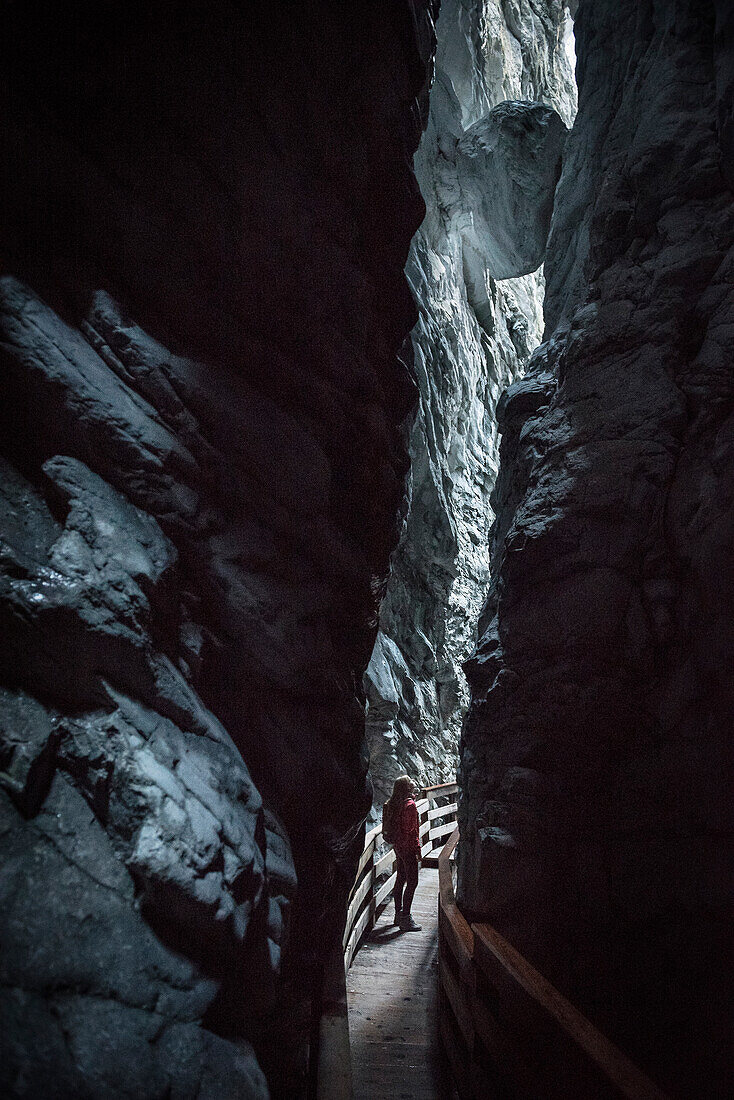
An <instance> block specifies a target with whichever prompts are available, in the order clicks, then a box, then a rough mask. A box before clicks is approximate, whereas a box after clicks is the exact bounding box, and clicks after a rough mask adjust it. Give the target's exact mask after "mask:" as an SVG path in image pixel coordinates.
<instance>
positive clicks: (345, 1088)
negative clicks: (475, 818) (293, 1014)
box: [316, 783, 463, 1100]
mask: <svg viewBox="0 0 734 1100" xmlns="http://www.w3.org/2000/svg"><path fill="white" fill-rule="evenodd" d="M458 789H459V788H458V786H457V785H456V783H441V784H439V785H438V786H436V787H425V788H424V789H423V790H422V791H421V792H420V794H421V797H420V798H419V799H418V800H417V801H416V807H417V809H418V821H419V836H420V838H421V840H422V841H423V844H422V847H421V856H422V858H423V859H424V860H425V861H427V862H433V861H435V859H436V858H437V857H438V852H439V849H440V848H441V847H442V836H441V834H442V833H443V832H445V830H446V829H447V828H448V827H449V826H448V824H447V821H446V819H449V821H450V822H453V821H455V820H456V802H453V803H451V804H449V805H446V806H436V805H435V800H436V799H438V798H446V797H447V796H450V795H452V794H456V793H458ZM441 822H443V824H441ZM457 835H458V834H457ZM382 847H383V845H382V825H375V826H374V828H372V829H370V830H368V832H367V833H366V835H365V838H364V847H363V849H362V854H361V856H360V857H359V862H358V864H357V874H356V876H355V879H354V884H353V886H352V889H351V890H350V892H349V897H348V898H347V919H346V923H345V927H344V934H343V937H342V943H341V949H342V951H341V953H339V954H338V957H335V958H332V959H331V960H330V963H329V966H328V967H327V969H326V972H325V978H324V988H323V990H322V998H321V1017H320V1025H319V1030H318V1034H319V1046H318V1058H317V1060H316V1061H317V1067H318V1068H317V1073H316V1096H317V1098H318V1100H347V1098H349V1097H351V1095H352V1092H351V1068H350V1062H349V1049H348V1047H349V1030H348V1017H347V1015H346V1014H345V1008H344V1006H345V1005H346V1000H345V998H346V992H344V1000H343V999H342V985H343V983H341V984H340V979H339V975H338V974H337V973H336V971H339V970H340V971H341V974H342V977H343V975H345V974H346V971H347V970H349V967H350V966H351V964H352V959H353V958H354V956H355V954H356V953H357V950H358V948H359V945H360V942H361V940H362V938H363V937H364V936H365V935H366V934H367V933H368V932H369V931H370V930H371V929H372V928H373V927H374V925H375V922H376V921H377V918H378V916H379V913H380V911H381V909H382V908H383V906H384V905H385V904H387V902H389V900H390V894H391V893H392V889H393V887H394V885H395V878H396V875H395V871H394V870H393V868H394V865H395V853H394V851H393V850H392V848H388V847H385V850H384V851H382V850H381V849H382ZM439 874H440V872H439ZM384 875H387V878H384V879H383V876H384ZM381 879H382V881H380V880H381ZM462 919H463V918H462ZM344 989H346V987H344ZM335 990H336V991H337V995H336V996H335V993H334V991H335ZM345 1037H346V1038H345Z"/></svg>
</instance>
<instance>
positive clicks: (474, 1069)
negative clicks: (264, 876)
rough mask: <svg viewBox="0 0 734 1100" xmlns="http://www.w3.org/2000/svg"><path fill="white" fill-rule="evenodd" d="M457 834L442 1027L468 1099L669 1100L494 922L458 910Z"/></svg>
mask: <svg viewBox="0 0 734 1100" xmlns="http://www.w3.org/2000/svg"><path fill="white" fill-rule="evenodd" d="M458 841H459V830H458V828H457V829H455V830H454V832H453V833H452V835H451V838H450V839H449V841H448V842H447V843H446V845H445V846H444V848H443V850H442V852H441V855H440V856H439V860H438V881H439V901H438V904H439V981H440V996H439V1024H440V1033H441V1037H442V1040H443V1045H444V1048H445V1050H446V1054H447V1056H448V1060H449V1064H450V1066H451V1071H452V1075H453V1077H454V1082H455V1084H456V1087H457V1091H458V1093H459V1095H460V1097H462V1100H484V1098H485V1097H490V1096H495V1095H497V1094H498V1093H501V1094H502V1095H509V1096H516V1097H518V1098H525V1097H542V1100H565V1098H566V1097H570V1096H573V1097H575V1098H578V1100H590V1098H593V1100H603V1098H606V1097H609V1098H610V1100H611V1098H614V1097H616V1098H619V1097H626V1098H627V1100H665V1097H664V1094H663V1093H662V1092H661V1090H660V1089H659V1088H658V1086H657V1085H655V1084H654V1083H653V1082H652V1081H651V1080H650V1079H649V1078H648V1077H646V1076H645V1074H644V1073H643V1072H642V1071H641V1070H640V1069H638V1067H637V1066H635V1065H633V1063H632V1062H631V1061H630V1059H629V1058H628V1057H627V1056H626V1055H625V1054H623V1053H622V1051H621V1050H619V1049H618V1048H617V1047H616V1046H614V1044H613V1043H611V1042H610V1041H609V1040H608V1039H607V1038H606V1036H604V1035H602V1033H601V1032H600V1031H599V1030H598V1029H597V1028H596V1027H594V1025H593V1024H592V1023H591V1022H590V1021H589V1020H587V1019H586V1017H585V1016H583V1015H582V1014H581V1013H580V1012H579V1011H578V1010H577V1009H576V1008H575V1007H574V1006H573V1005H572V1004H570V1002H569V1001H567V1000H566V998H564V997H563V996H562V995H561V994H560V993H559V992H558V990H556V989H554V987H553V986H552V985H551V984H550V982H548V981H547V980H546V979H545V978H544V977H543V976H542V975H541V974H539V973H538V971H537V970H535V969H534V968H533V967H532V966H531V965H530V963H529V962H528V961H527V960H526V959H524V958H523V956H522V955H520V953H519V952H518V951H516V950H515V948H514V947H512V945H511V944H509V943H508V942H507V940H505V939H504V938H503V937H502V936H500V934H499V933H498V932H497V931H496V930H495V929H494V928H492V927H491V926H490V925H489V924H486V923H478V924H471V925H470V924H469V923H468V922H467V920H466V919H465V917H464V916H463V914H462V913H461V911H460V910H459V908H458V906H457V904H456V897H455V894H454V884H453V875H452V868H451V862H450V861H451V857H452V855H453V853H454V851H455V849H456V846H457V844H458Z"/></svg>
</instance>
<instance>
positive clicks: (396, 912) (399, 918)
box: [390, 905, 403, 924]
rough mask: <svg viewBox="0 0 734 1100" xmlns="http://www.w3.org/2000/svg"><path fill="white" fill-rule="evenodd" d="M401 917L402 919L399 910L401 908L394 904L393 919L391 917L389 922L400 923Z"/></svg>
mask: <svg viewBox="0 0 734 1100" xmlns="http://www.w3.org/2000/svg"><path fill="white" fill-rule="evenodd" d="M402 919H403V913H402V910H401V909H398V907H397V905H396V906H395V916H394V917H393V919H392V920H391V921H390V924H400V921H401V920H402Z"/></svg>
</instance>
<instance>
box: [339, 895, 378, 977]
mask: <svg viewBox="0 0 734 1100" xmlns="http://www.w3.org/2000/svg"><path fill="white" fill-rule="evenodd" d="M371 917H372V905H368V906H367V908H366V909H365V911H364V912H363V913H362V916H361V917H359V918H358V920H357V921H356V922H355V925H354V928H353V929H352V933H351V935H350V937H349V940H348V941H347V945H346V947H345V949H344V965H345V967H346V969H347V970H348V969H349V967H350V966H351V963H352V959H353V958H354V952H355V951H356V949H357V945H358V944H359V941H360V939H361V938H362V935H363V933H364V932H365V931H366V929H367V927H368V925H369V923H370V920H371ZM347 960H348V961H347Z"/></svg>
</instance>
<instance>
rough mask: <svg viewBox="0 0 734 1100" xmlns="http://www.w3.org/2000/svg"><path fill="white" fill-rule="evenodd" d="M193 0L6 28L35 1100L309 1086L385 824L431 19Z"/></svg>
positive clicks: (31, 17)
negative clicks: (371, 715) (333, 970)
mask: <svg viewBox="0 0 734 1100" xmlns="http://www.w3.org/2000/svg"><path fill="white" fill-rule="evenodd" d="M184 7H185V10H183V9H182V10H181V12H179V13H178V15H177V18H176V21H175V28H174V29H173V33H172V22H171V13H170V11H168V10H167V9H166V10H164V8H162V7H161V8H156V7H149V6H148V7H146V6H145V5H133V6H132V8H130V7H129V6H126V5H122V4H119V3H116V2H112V3H105V4H103V5H101V6H100V5H99V4H97V3H92V2H91V0H81V3H80V4H78V5H77V6H76V8H75V11H74V14H73V18H71V17H70V16H69V13H68V11H66V9H65V8H64V6H63V5H62V4H60V3H51V4H48V3H40V2H36V0H31V2H30V3H29V4H28V5H24V6H22V7H17V6H12V5H11V6H10V7H9V8H8V9H7V10H6V11H5V12H4V14H3V33H2V35H0V62H2V63H1V64H0V74H1V75H0V137H1V138H2V144H3V149H4V152H5V155H4V156H3V158H2V162H1V163H0V189H1V191H2V199H3V201H2V204H1V206H2V210H1V213H0V234H1V236H2V246H3V250H2V255H3V269H2V271H0V453H1V454H2V459H1V466H0V481H1V482H2V488H0V564H1V565H2V570H1V572H2V578H1V579H0V632H1V633H2V635H3V646H2V649H1V651H0V679H1V680H2V684H3V694H2V695H1V696H0V718H1V719H2V722H1V723H0V786H2V789H3V792H5V793H4V794H3V797H4V798H5V797H6V794H7V798H9V799H10V801H9V802H8V807H9V810H8V812H9V817H8V829H7V833H6V834H5V836H4V842H5V843H6V844H7V845H8V846H9V847H8V851H10V852H12V853H15V854H16V855H17V858H18V860H19V861H20V862H21V863H22V861H23V859H24V858H28V859H31V855H30V854H29V853H31V852H35V853H36V856H34V857H33V858H36V857H37V861H38V862H37V865H36V864H33V866H32V868H31V872H32V873H30V874H29V875H28V876H27V880H26V882H25V885H24V886H23V888H22V890H19V892H18V893H17V896H16V902H17V905H18V906H19V907H20V908H19V909H18V913H20V912H21V910H22V918H21V917H18V918H17V919H16V918H15V917H14V918H13V922H14V923H13V924H12V928H11V930H10V931H11V933H12V936H11V939H12V940H13V943H14V945H15V946H14V947H13V948H12V950H11V954H12V955H14V956H15V962H14V965H15V966H16V967H17V968H18V970H17V973H16V972H15V971H13V973H12V974H9V977H8V983H7V984H4V985H3V990H4V992H3V1010H4V1011H6V1012H7V1014H8V1019H9V1021H10V1023H9V1025H8V1029H7V1031H6V1037H7V1042H8V1047H7V1049H6V1051H5V1056H4V1057H3V1073H4V1074H5V1077H4V1078H3V1091H4V1093H8V1092H9V1093H10V1094H11V1095H19V1096H22V1095H49V1096H51V1095H58V1096H60V1097H62V1096H90V1097H97V1096H110V1097H113V1096H125V1095H130V1096H141V1097H142V1096H151V1097H152V1096H162V1095H170V1096H171V1097H182V1098H183V1097H191V1098H192V1100H193V1098H194V1097H201V1098H202V1100H203V1098H204V1097H217V1096H222V1097H224V1096H227V1097H229V1096H231V1095H232V1094H234V1093H237V1094H238V1095H243V1096H261V1095H264V1094H265V1093H266V1092H267V1087H266V1085H265V1083H264V1079H263V1075H262V1073H261V1071H260V1069H258V1065H257V1062H259V1063H260V1064H261V1065H262V1066H263V1067H266V1068H267V1074H268V1077H269V1079H270V1083H271V1085H272V1088H273V1091H274V1092H275V1093H277V1094H279V1095H283V1096H288V1097H290V1096H294V1095H297V1094H298V1092H299V1090H301V1089H302V1088H303V1087H304V1075H305V1066H306V1062H305V1048H306V1045H307V1043H308V1039H309V1033H310V1027H311V1021H310V998H312V997H313V996H314V995H317V994H318V993H319V991H320V977H321V973H322V965H323V962H324V959H325V958H326V957H327V956H328V954H329V953H330V951H331V949H332V946H333V945H334V944H335V943H336V942H337V941H338V938H339V935H340V927H341V922H342V921H343V905H344V900H345V897H346V893H347V890H348V889H349V887H350V885H351V880H352V876H353V871H354V865H355V858H356V855H357V852H358V851H359V849H360V844H361V839H360V833H361V828H362V820H363V818H364V815H365V814H366V812H367V810H368V808H369V791H368V784H367V779H366V772H367V761H366V754H365V752H364V707H363V696H362V694H361V689H360V681H361V677H362V674H363V672H364V670H365V667H366V665H367V662H368V659H369V654H370V652H371V649H372V645H373V643H374V638H375V633H376V630H375V625H374V614H375V596H374V591H375V590H376V585H378V583H379V582H378V578H380V577H381V576H383V575H384V573H385V571H386V568H387V562H388V556H389V553H390V550H391V549H392V546H393V544H394V541H395V535H396V518H395V517H396V514H397V511H398V508H399V503H400V499H401V495H402V490H403V478H404V474H405V470H406V466H407V459H406V455H405V448H404V442H403V440H402V436H401V429H400V424H401V422H402V420H403V419H404V417H405V415H406V413H407V411H408V408H409V406H410V403H411V401H412V400H413V398H414V387H413V385H412V383H411V381H410V378H409V376H408V373H407V371H406V369H405V366H404V364H403V363H402V362H401V360H400V359H399V358H398V352H399V349H400V347H401V345H402V343H403V341H404V339H405V337H406V335H407V333H408V332H409V330H410V328H411V326H412V324H413V321H414V319H415V307H414V305H413V302H412V299H411V297H410V292H409V289H408V286H407V282H406V279H405V275H404V265H405V258H406V255H407V251H408V247H409V243H410V238H411V235H412V233H413V232H414V230H415V228H416V227H417V225H418V223H419V221H420V219H421V217H422V214H423V204H422V200H421V198H420V194H419V193H418V190H417V188H416V186H415V180H414V177H413V173H412V169H411V158H412V154H413V152H414V149H415V147H416V144H417V141H418V138H419V136H420V132H421V127H422V124H423V122H424V119H425V108H426V96H427V88H428V83H429V78H430V67H431V55H432V51H433V47H434V36H433V16H434V11H433V4H432V3H431V2H428V0H426V2H423V0H401V2H400V3H398V4H395V3H384V2H380V3H379V4H378V5H376V6H374V7H369V8H366V9H361V10H357V9H356V8H353V7H352V6H350V5H346V6H342V7H339V6H337V7H334V5H330V4H327V3H322V2H321V0H319V2H318V3H317V4H316V6H315V7H314V6H307V7H298V6H297V7H289V8H288V10H286V9H283V10H278V9H274V8H273V5H272V4H269V3H265V2H264V0H257V2H256V3H253V4H248V5H247V6H246V8H247V10H246V11H245V10H244V9H241V8H240V7H238V6H236V5H234V6H232V5H223V6H222V5H219V6H216V8H215V10H212V9H211V6H210V5H208V4H206V3H203V2H202V0H195V2H194V3H190V4H187V5H185V6H184ZM32 73H33V74H35V75H34V76H33V77H32V78H31V75H30V74H32ZM375 211H379V212H380V213H379V217H376V216H375ZM64 790H67V791H68V792H70V793H69V795H68V797H66V798H65V800H63V799H62V800H61V801H58V800H59V799H60V798H61V796H60V794H59V792H60V791H64ZM263 801H264V803H265V805H263ZM57 802H58V805H57ZM51 806H53V807H55V810H56V812H58V814H59V817H58V818H57V819H56V821H57V824H58V828H59V830H60V831H61V833H62V834H63V836H64V837H65V838H66V839H65V840H64V844H65V845H66V847H65V848H64V852H67V850H68V851H70V850H71V849H70V845H71V840H70V839H69V838H70V837H71V835H72V833H73V828H74V824H75V823H76V822H77V820H78V818H79V817H80V816H81V818H83V823H84V826H85V828H84V829H83V830H82V829H81V825H80V831H79V843H80V844H82V840H83V844H84V846H85V852H86V853H87V854H86V855H84V853H81V852H79V853H77V855H78V858H79V859H80V860H81V859H82V856H84V859H85V860H86V861H87V864H89V865H92V864H98V865H99V874H100V875H102V876H103V877H104V878H105V882H103V883H102V884H101V885H100V883H98V882H96V881H95V880H93V878H91V877H90V876H89V874H87V872H86V871H82V869H80V868H79V867H76V865H75V864H72V863H69V864H68V866H67V862H65V860H66V855H63V854H62V852H61V851H60V849H59V847H58V844H56V839H54V840H53V841H52V840H51V839H50V838H49V837H48V836H46V834H45V833H43V832H42V828H45V825H44V824H43V823H44V822H46V819H47V816H48V814H49V813H50V812H51V811H50V809H49V808H48V807H51ZM11 811H12V812H11ZM58 843H59V844H61V841H59V842H58ZM87 856H88V858H87ZM15 858H16V856H15V855H14V856H13V859H15ZM73 858H77V856H73ZM13 866H14V867H15V870H14V871H13V875H16V872H17V865H16V864H13ZM113 867H116V868H117V872H119V875H118V877H119V881H120V883H123V882H124V883H125V893H124V896H123V895H122V894H120V893H119V892H115V891H112V890H110V889H109V888H108V886H107V885H106V884H105V883H106V882H107V880H108V879H110V876H111V875H112V874H113ZM17 873H18V874H19V872H17ZM296 875H297V878H298V891H297V893H296ZM59 876H61V880H62V881H63V889H62V888H61V886H60V887H59V890H58V892H57V894H56V896H55V898H54V899H53V901H52V902H50V903H49V914H48V915H47V916H44V905H45V901H46V896H47V894H49V893H52V892H53V880H54V878H55V877H56V878H58V877H59ZM7 881H9V880H7ZM13 881H15V879H14V880H13ZM110 881H111V879H110ZM296 897H297V900H296ZM10 900H11V901H12V898H11V899H10ZM34 905H35V912H32V911H31V910H32V909H33V906H34ZM118 911H119V912H118ZM48 917H51V918H53V919H54V920H55V921H56V924H57V927H55V928H54V930H53V935H49V937H48V950H46V948H45V947H44V946H43V945H41V947H40V948H39V951H38V954H37V973H35V976H34V979H33V980H34V982H35V984H34V985H33V987H32V988H31V986H30V985H29V980H30V979H29V975H28V974H27V973H26V972H25V971H24V970H23V967H27V966H30V965H31V962H32V960H33V957H34V956H33V951H34V943H35V941H36V940H37V939H42V938H43V937H44V936H45V934H46V929H47V925H46V924H45V923H44V921H47V918H48ZM23 921H25V922H26V927H25V931H24V930H23V929H22V928H21V927H20V925H21V923H22V922H23ZM113 925H114V927H112V926H113ZM80 927H82V928H83V931H82V933H81V934H80V933H79V928H80ZM108 928H112V930H111V931H110V932H109V935H107V934H106V929H108ZM3 946H5V941H3ZM51 946H53V949H54V951H55V953H56V964H55V965H56V966H57V967H60V968H61V971H63V973H61V971H59V973H57V972H56V971H55V970H54V960H53V959H51V958H50V955H49V952H50V950H51ZM156 951H158V952H159V953H160V960H161V962H160V975H159V978H158V979H156V981H157V982H158V985H157V986H156V985H155V982H154V981H153V978H151V977H150V975H149V970H150V969H151V966H152V964H150V965H149V959H152V958H154V956H155V952H156ZM171 960H172V961H171ZM174 963H176V964H177V965H179V966H180V968H182V969H181V970H180V974H179V978H177V979H176V981H174V980H173V979H171V981H169V980H168V977H167V975H168V973H169V970H168V969H167V968H169V964H170V967H173V966H174ZM75 966H76V967H77V970H78V972H77V971H75V970H74V967H75ZM64 968H65V969H64ZM98 969H103V970H104V971H105V972H104V973H97V971H98ZM46 971H48V974H49V979H48V981H46V978H45V977H44V974H45V973H46ZM82 972H83V973H82ZM54 974H56V976H57V977H58V978H59V981H58V982H56V984H54V982H53V981H52V980H51V979H52V978H53V975H54ZM180 975H184V976H183V977H181V976H180ZM82 978H83V980H82ZM67 979H68V981H67ZM146 981H148V982H149V985H150V988H151V989H152V990H153V992H152V993H151V994H150V996H148V994H147V993H146V994H145V997H143V996H142V994H141V995H140V996H139V997H138V996H137V995H136V996H132V994H131V993H130V989H131V988H132V987H133V986H134V985H135V983H137V984H138V985H139V986H140V988H141V989H142V988H143V987H144V986H145V982H146ZM177 981H178V983H179V984H178V985H177V984H176V982H177ZM105 983H106V984H105ZM151 983H152V984H151ZM123 987H124V990H125V995H124V997H123V996H122V994H121V993H120V990H122V989H123ZM169 987H172V988H173V989H174V991H176V993H177V995H179V994H180V996H179V1000H180V1002H181V1005H182V1006H183V1007H182V1008H181V1011H180V1012H179V1010H178V1008H177V1009H176V1013H178V1015H177V1014H176V1013H174V1012H173V1011H172V1010H171V1011H169V1009H168V1008H165V999H166V998H169V999H170V998H171V997H173V996H174V994H173V993H171V992H170V989H169ZM145 988H147V986H146V987H145ZM100 990H101V991H100ZM156 990H159V992H160V1004H159V1005H158V1006H156V997H157V996H158V993H157V992H156ZM133 992H134V991H133ZM177 1003H178V1002H177ZM95 1037H96V1041H95ZM38 1043H40V1044H41V1045H42V1046H43V1052H42V1054H40V1055H38V1057H37V1059H36V1060H35V1061H34V1052H35V1053H37V1047H38ZM255 1049H256V1050H257V1055H255V1054H254V1053H253V1051H254V1050H255ZM255 1058H257V1062H256V1060H255Z"/></svg>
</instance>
